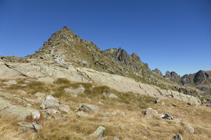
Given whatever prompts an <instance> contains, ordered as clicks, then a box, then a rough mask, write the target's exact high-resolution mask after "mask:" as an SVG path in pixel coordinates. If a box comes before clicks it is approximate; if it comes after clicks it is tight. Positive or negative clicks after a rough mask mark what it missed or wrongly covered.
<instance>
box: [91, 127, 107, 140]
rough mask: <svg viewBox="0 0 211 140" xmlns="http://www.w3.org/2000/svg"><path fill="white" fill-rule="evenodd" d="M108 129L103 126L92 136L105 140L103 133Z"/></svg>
mask: <svg viewBox="0 0 211 140" xmlns="http://www.w3.org/2000/svg"><path fill="white" fill-rule="evenodd" d="M105 130H106V129H105V128H104V127H103V126H99V127H98V128H97V130H95V132H94V133H93V134H91V136H93V137H95V138H97V139H98V140H103V139H104V138H103V132H104V131H105Z"/></svg>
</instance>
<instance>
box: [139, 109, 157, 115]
mask: <svg viewBox="0 0 211 140" xmlns="http://www.w3.org/2000/svg"><path fill="white" fill-rule="evenodd" d="M142 113H143V114H144V115H145V116H147V117H153V116H157V115H158V112H157V110H153V109H152V108H148V109H147V110H144V111H142Z"/></svg>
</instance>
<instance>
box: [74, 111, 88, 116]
mask: <svg viewBox="0 0 211 140" xmlns="http://www.w3.org/2000/svg"><path fill="white" fill-rule="evenodd" d="M76 114H77V115H78V116H79V117H86V116H88V114H86V113H85V112H83V111H78V112H76Z"/></svg>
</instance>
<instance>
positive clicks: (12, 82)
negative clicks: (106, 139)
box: [3, 80, 18, 86]
mask: <svg viewBox="0 0 211 140" xmlns="http://www.w3.org/2000/svg"><path fill="white" fill-rule="evenodd" d="M3 83H4V84H6V85H8V86H11V85H17V84H18V83H17V82H16V81H15V80H9V81H8V82H3Z"/></svg>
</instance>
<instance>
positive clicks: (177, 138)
mask: <svg viewBox="0 0 211 140" xmlns="http://www.w3.org/2000/svg"><path fill="white" fill-rule="evenodd" d="M173 139H174V140H183V139H182V135H180V134H177V135H176V136H174V137H173Z"/></svg>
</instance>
